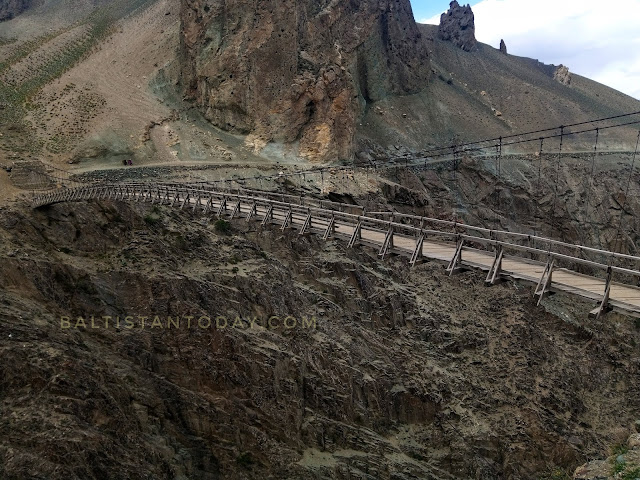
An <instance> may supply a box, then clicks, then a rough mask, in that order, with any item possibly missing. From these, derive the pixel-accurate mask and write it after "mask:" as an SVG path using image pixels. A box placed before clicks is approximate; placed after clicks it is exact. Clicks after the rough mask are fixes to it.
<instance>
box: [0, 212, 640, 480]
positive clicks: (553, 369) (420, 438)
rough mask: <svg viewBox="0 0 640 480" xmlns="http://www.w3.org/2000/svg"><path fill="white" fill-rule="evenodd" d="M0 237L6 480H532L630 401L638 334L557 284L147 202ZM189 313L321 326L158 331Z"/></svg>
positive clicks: (599, 435) (595, 443)
mask: <svg viewBox="0 0 640 480" xmlns="http://www.w3.org/2000/svg"><path fill="white" fill-rule="evenodd" d="M0 227H1V228H0V259H1V261H0V325H2V329H1V330H0V332H1V335H0V352H2V358H3V362H2V363H0V409H1V411H2V415H0V476H1V477H2V478H3V479H7V480H10V479H22V478H26V477H28V476H35V477H46V478H49V479H52V480H55V479H65V480H69V479H75V478H83V479H87V478H104V477H106V476H108V477H109V478H123V479H124V478H180V479H182V478H184V479H186V478H190V479H215V478H230V479H235V478H237V479H241V478H242V479H252V478H256V479H258V478H283V479H284V478H286V479H303V478H321V479H340V478H348V477H349V476H351V478H354V476H355V477H356V478H361V479H371V480H373V479H398V480H400V479H409V478H425V479H468V478H505V479H507V478H508V479H532V478H539V477H544V475H545V474H546V472H553V471H556V470H558V469H562V470H563V471H565V472H571V471H573V469H575V468H576V467H577V466H578V465H580V464H582V463H584V462H585V461H587V460H588V459H590V458H594V457H595V456H596V455H598V454H599V453H600V452H602V451H603V450H604V449H606V446H607V445H613V444H615V443H618V442H621V441H623V440H624V438H626V435H627V434H628V433H627V432H628V430H627V429H628V425H630V424H631V423H633V421H634V420H636V416H637V413H638V411H640V404H639V403H638V401H639V399H638V396H637V395H635V392H637V390H638V388H640V384H638V379H639V378H640V376H638V368H640V364H639V363H638V362H639V358H638V355H637V343H638V342H639V341H640V330H638V328H637V326H634V323H633V322H631V321H629V320H628V319H626V318H624V317H619V316H616V315H612V316H608V317H607V318H605V319H601V320H599V321H596V322H594V321H588V320H586V312H587V311H588V310H589V308H590V307H591V306H590V305H588V304H582V303H581V302H579V301H576V300H575V299H574V298H570V299H569V298H564V296H563V295H561V294H559V295H556V296H555V297H552V298H549V299H548V300H546V301H545V306H546V308H547V309H550V310H553V311H554V312H556V313H555V314H551V313H548V312H546V311H545V309H543V308H537V307H535V306H534V304H533V303H532V302H531V300H530V298H531V288H530V287H525V286H523V285H520V284H518V283H513V282H508V283H505V284H502V285H498V286H496V287H494V288H490V289H487V288H486V287H484V286H482V275H481V274H479V273H475V272H467V273H463V274H461V275H458V276H454V277H449V276H446V275H445V274H444V271H443V269H442V266H441V265H440V264H438V263H426V264H423V265H420V266H418V267H416V268H413V269H410V268H409V267H408V266H407V264H406V261H405V260H403V259H394V258H392V259H390V260H389V261H387V262H385V263H380V262H379V261H378V260H377V259H376V252H375V251H370V250H368V249H366V248H363V249H361V248H357V249H347V248H346V247H345V244H344V243H342V242H328V243H324V242H322V241H321V240H319V239H318V238H317V237H300V236H298V235H297V232H284V233H283V232H281V231H280V230H279V229H273V230H271V229H268V230H261V229H260V228H259V227H258V226H257V225H256V224H247V222H245V221H244V220H239V221H237V222H234V224H233V225H232V228H231V231H230V232H227V233H225V232H226V228H225V229H220V228H216V226H215V223H214V221H213V220H210V219H208V218H198V217H194V218H190V216H189V215H188V214H187V213H186V212H183V211H179V210H170V209H168V208H158V207H155V208H153V207H151V206H144V205H135V206H128V205H126V204H123V203H110V202H97V203H89V204H86V203H78V204H69V205H58V206H54V207H51V208H46V209H42V210H40V211H37V212H31V211H30V210H23V209H21V208H19V207H12V208H10V209H3V210H1V211H0ZM92 315H93V316H94V317H95V319H94V324H93V327H92V324H91V319H90V316H92ZM103 315H108V316H111V317H113V319H112V323H111V324H110V325H111V327H110V328H105V327H104V323H101V322H103V320H102V318H101V317H102V316H103ZM125 315H135V316H137V315H142V316H149V317H153V316H156V315H157V316H159V317H161V318H162V320H161V321H162V322H163V323H165V326H164V327H163V328H160V327H159V326H158V325H156V326H155V327H153V328H151V324H150V323H149V322H152V319H149V320H148V322H147V323H146V325H147V327H146V328H144V329H142V328H141V321H142V320H141V319H136V323H135V326H136V328H135V329H130V328H127V327H125V324H124V320H122V322H123V323H122V324H121V325H120V327H119V328H116V325H115V317H117V316H120V317H121V318H122V319H124V317H125ZM190 315H193V316H194V317H196V318H198V319H199V318H200V317H201V316H202V315H209V316H211V317H212V318H214V320H213V324H214V325H215V318H216V317H218V316H224V317H227V318H228V319H235V318H236V316H240V317H242V318H245V319H246V318H254V317H255V318H258V319H260V321H262V322H263V323H264V322H265V321H266V320H265V319H267V318H269V317H270V316H272V315H277V316H279V317H280V318H281V319H282V318H283V317H284V316H287V315H289V316H292V317H296V318H298V319H301V318H302V317H304V316H307V317H311V316H313V317H315V318H316V319H317V328H316V329H310V328H301V325H300V324H298V327H297V328H292V329H286V328H276V329H274V330H264V329H248V328H246V327H247V324H246V323H245V324H244V328H240V326H237V327H236V328H231V327H230V326H227V328H226V329H222V328H220V329H216V328H215V327H211V328H200V327H196V328H191V329H189V328H187V327H186V326H185V325H184V323H183V324H182V327H180V328H173V329H167V328H166V318H167V317H168V316H172V317H176V316H181V317H186V316H190ZM61 317H70V318H73V325H74V328H70V329H65V328H62V327H63V326H64V324H63V323H61V321H60V320H61ZM77 317H82V318H83V319H85V322H86V326H87V328H86V329H85V328H83V327H82V324H79V328H75V325H76V324H77ZM183 321H186V320H183ZM230 321H232V320H230ZM299 321H300V320H299ZM194 322H195V321H194ZM220 322H222V321H220ZM220 324H221V325H222V323H220ZM194 325H195V323H194ZM204 325H205V326H206V325H207V323H206V321H205V323H204ZM100 326H102V328H95V327H100ZM141 451H143V452H144V455H141V454H140V452H141Z"/></svg>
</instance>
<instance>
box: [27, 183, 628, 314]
mask: <svg viewBox="0 0 640 480" xmlns="http://www.w3.org/2000/svg"><path fill="white" fill-rule="evenodd" d="M90 199H111V200H128V201H136V202H148V203H150V204H162V205H170V206H172V207H177V208H180V209H191V210H192V211H193V212H202V213H203V214H205V215H217V216H218V217H223V216H225V217H228V218H231V219H234V218H241V217H242V218H244V219H246V221H259V222H261V224H262V225H268V224H276V225H278V226H279V227H280V228H281V229H282V230H284V229H296V230H297V231H298V232H299V234H300V235H304V234H318V235H321V236H322V238H323V239H325V240H326V239H329V238H331V237H335V238H341V239H344V240H345V241H347V242H348V246H349V247H354V246H356V245H358V244H361V245H367V246H370V247H373V248H375V249H377V250H378V256H379V257H380V258H381V259H384V258H385V257H386V256H388V255H391V254H397V255H401V256H405V257H407V258H408V259H409V263H410V264H411V265H415V264H416V262H418V261H420V260H421V259H425V258H426V259H433V260H438V261H441V262H444V264H445V265H446V268H447V272H449V274H453V273H454V272H457V271H459V270H461V269H465V268H474V269H480V270H483V271H486V272H487V277H486V283H487V284H488V285H492V284H494V283H496V282H497V281H499V280H500V279H502V278H507V277H511V278H514V279H519V280H524V281H528V282H531V283H533V284H534V285H536V287H535V290H534V295H535V297H536V298H538V304H539V303H540V301H542V298H543V297H544V296H545V295H547V294H548V293H550V292H554V291H564V292H568V293H571V294H574V295H578V296H580V297H583V298H586V299H590V300H593V301H595V302H597V307H596V308H595V309H594V310H593V311H592V312H591V315H592V316H594V317H596V318H597V317H600V316H601V315H602V314H603V313H605V312H607V311H609V310H618V311H621V312H623V313H626V314H628V315H631V316H634V317H640V288H639V287H638V286H637V285H638V281H639V280H640V271H638V270H637V266H638V265H639V264H640V257H635V256H631V255H623V254H618V253H613V252H608V251H605V250H599V249H595V248H589V247H583V246H578V245H572V244H568V243H564V242H560V241H557V240H552V239H548V238H542V237H537V236H532V235H526V234H521V233H513V232H505V231H499V230H490V229H486V228H481V227H474V226H470V225H464V224H461V223H458V222H451V221H446V220H439V219H434V218H426V217H418V216H413V215H401V214H397V213H391V212H377V213H376V212H374V213H365V212H364V210H363V209H362V208H361V207H358V206H354V205H348V204H343V203H334V202H328V201H320V200H310V199H306V198H299V197H292V196H286V195H280V194H275V193H270V192H262V191H238V192H236V193H230V192H220V191H215V190H212V189H211V188H209V187H207V186H203V185H185V184H169V183H166V184H152V183H123V184H96V185H87V186H83V187H78V188H59V189H57V190H55V191H50V192H46V193H41V194H37V195H35V196H34V198H33V200H32V205H33V207H34V208H37V207H41V206H45V205H50V204H54V203H59V202H69V201H78V200H90Z"/></svg>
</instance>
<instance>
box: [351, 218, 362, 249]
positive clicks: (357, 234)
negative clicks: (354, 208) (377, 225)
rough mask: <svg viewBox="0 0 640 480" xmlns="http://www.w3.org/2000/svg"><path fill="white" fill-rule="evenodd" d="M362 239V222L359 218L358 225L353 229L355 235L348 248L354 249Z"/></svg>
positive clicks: (352, 236)
mask: <svg viewBox="0 0 640 480" xmlns="http://www.w3.org/2000/svg"><path fill="white" fill-rule="evenodd" d="M361 238H362V220H361V219H360V217H358V223H356V226H355V227H354V229H353V234H352V235H351V239H350V240H349V244H348V245H347V247H348V248H353V246H354V245H355V244H356V242H357V241H358V240H360V239H361Z"/></svg>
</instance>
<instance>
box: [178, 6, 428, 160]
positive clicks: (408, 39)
mask: <svg viewBox="0 0 640 480" xmlns="http://www.w3.org/2000/svg"><path fill="white" fill-rule="evenodd" d="M181 15H182V39H181V43H182V49H183V52H182V58H183V66H182V67H183V81H184V84H185V87H186V90H187V96H188V97H191V98H193V99H195V100H196V102H197V104H198V105H199V106H200V107H201V108H202V109H203V111H204V112H205V115H206V117H207V118H208V119H209V120H210V121H211V122H212V123H213V124H215V125H217V126H219V127H221V128H223V129H226V130H229V131H234V132H238V133H242V134H249V137H248V139H247V141H248V143H249V144H251V145H252V146H253V147H254V148H255V149H256V150H260V149H261V148H262V147H264V146H265V145H266V144H267V143H269V142H271V141H275V142H281V143H284V144H292V143H297V144H298V145H299V150H298V154H299V155H300V156H302V157H304V158H308V159H311V160H336V159H339V158H350V157H351V156H352V155H353V142H354V132H355V127H356V121H357V119H358V118H359V117H360V116H361V114H362V113H363V111H364V109H365V106H366V104H367V102H371V101H376V100H379V99H381V98H384V97H386V96H388V95H398V94H400V95H401V94H407V93H413V92H417V91H419V90H421V88H423V87H424V86H425V84H426V81H427V80H428V76H429V72H430V66H429V58H428V54H427V51H426V48H425V46H424V45H423V43H422V41H421V34H420V33H419V32H418V29H417V26H416V24H415V21H414V19H413V14H412V11H411V6H410V3H409V1H408V0H399V1H388V0H387V1H372V0H367V1H359V2H356V1H344V2H338V1H327V0H324V1H315V0H314V1H309V0H306V1H292V0H285V1H275V0H268V1H264V2H256V3H254V4H252V5H247V3H246V2H241V1H238V0H229V1H226V2H213V1H211V0H209V1H206V0H183V1H182V12H181Z"/></svg>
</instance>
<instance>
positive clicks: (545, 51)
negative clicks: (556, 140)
mask: <svg viewBox="0 0 640 480" xmlns="http://www.w3.org/2000/svg"><path fill="white" fill-rule="evenodd" d="M472 8H473V12H474V14H475V19H476V37H477V39H478V40H479V41H481V42H483V43H488V44H489V45H493V46H494V47H497V46H498V45H499V44H500V39H504V41H505V42H506V44H507V48H508V51H509V53H511V54H514V55H520V56H525V57H531V58H536V59H538V60H540V61H542V62H545V63H553V64H556V65H558V64H560V63H562V64H564V65H567V66H568V67H569V69H570V70H571V71H572V72H575V73H578V74H580V75H584V76H586V77H589V78H592V79H593V80H596V81H598V82H601V83H604V84H606V85H609V86H611V87H613V88H615V89H618V90H620V91H622V92H624V93H627V94H629V95H631V96H633V97H635V98H638V99H640V28H639V25H640V0H617V1H616V2H615V3H608V2H603V1H602V0H562V1H559V0H483V1H481V2H479V3H477V4H475V5H472ZM439 21H440V15H436V16H434V17H432V18H428V19H423V20H422V21H421V22H422V23H433V24H437V23H439Z"/></svg>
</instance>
